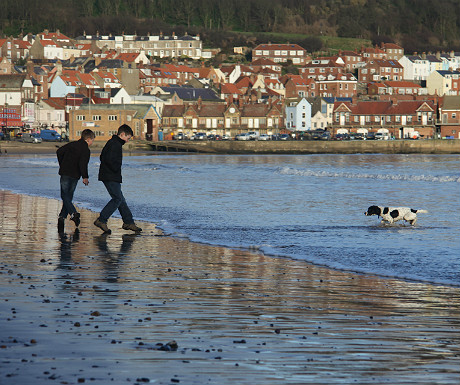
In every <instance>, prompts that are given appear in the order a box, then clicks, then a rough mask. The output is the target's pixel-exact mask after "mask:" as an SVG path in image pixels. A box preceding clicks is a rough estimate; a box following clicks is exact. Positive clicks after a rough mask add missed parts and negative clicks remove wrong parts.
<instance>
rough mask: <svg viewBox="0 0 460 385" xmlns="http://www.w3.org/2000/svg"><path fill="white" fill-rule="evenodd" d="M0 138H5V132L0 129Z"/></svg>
mask: <svg viewBox="0 0 460 385" xmlns="http://www.w3.org/2000/svg"><path fill="white" fill-rule="evenodd" d="M0 140H5V134H4V133H3V132H1V131H0Z"/></svg>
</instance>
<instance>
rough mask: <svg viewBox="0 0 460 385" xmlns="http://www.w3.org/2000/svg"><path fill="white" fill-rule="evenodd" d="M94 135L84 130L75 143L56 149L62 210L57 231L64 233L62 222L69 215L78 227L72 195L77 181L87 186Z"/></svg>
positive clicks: (77, 215)
mask: <svg viewBox="0 0 460 385" xmlns="http://www.w3.org/2000/svg"><path fill="white" fill-rule="evenodd" d="M95 137H96V135H95V134H94V132H93V131H91V130H89V129H86V130H83V132H82V133H81V138H80V139H79V140H77V141H75V142H70V143H67V144H66V145H65V146H62V147H60V148H58V150H57V151H56V155H57V158H58V162H59V175H60V176H61V180H60V184H61V198H62V209H61V212H60V213H59V217H58V231H59V232H63V231H64V221H65V219H66V218H67V215H69V214H70V220H72V221H74V222H75V226H77V227H78V226H79V225H80V213H78V212H77V209H76V208H75V206H74V205H73V203H72V200H73V194H74V192H75V189H76V187H77V184H78V180H79V179H80V178H83V183H84V184H85V186H88V184H89V177H88V163H89V158H90V156H91V152H90V150H89V147H90V146H91V145H92V144H93V141H94V138H95Z"/></svg>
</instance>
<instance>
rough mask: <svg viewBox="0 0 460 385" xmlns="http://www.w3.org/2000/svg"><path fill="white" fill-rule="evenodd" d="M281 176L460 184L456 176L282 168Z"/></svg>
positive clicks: (459, 178)
mask: <svg viewBox="0 0 460 385" xmlns="http://www.w3.org/2000/svg"><path fill="white" fill-rule="evenodd" d="M278 172H279V174H282V175H297V176H314V177H319V178H349V179H377V180H402V181H412V182H417V181H421V182H439V183H452V182H453V183H460V177H458V176H448V175H444V176H434V175H402V174H396V175H391V174H364V173H363V174H361V173H351V172H330V171H314V170H299V169H295V168H291V167H283V168H281V169H279V170H278Z"/></svg>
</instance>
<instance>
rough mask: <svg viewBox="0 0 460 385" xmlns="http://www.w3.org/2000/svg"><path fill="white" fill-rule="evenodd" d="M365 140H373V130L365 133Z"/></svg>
mask: <svg viewBox="0 0 460 385" xmlns="http://www.w3.org/2000/svg"><path fill="white" fill-rule="evenodd" d="M366 140H375V133H373V132H368V133H367V134H366Z"/></svg>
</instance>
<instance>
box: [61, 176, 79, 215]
mask: <svg viewBox="0 0 460 385" xmlns="http://www.w3.org/2000/svg"><path fill="white" fill-rule="evenodd" d="M77 184H78V179H75V178H72V177H70V176H66V175H61V199H62V209H61V212H60V213H59V216H60V217H62V218H67V215H69V214H70V215H72V214H73V213H76V212H77V209H76V208H75V206H74V205H73V203H72V200H73V194H74V192H75V189H76V188H77Z"/></svg>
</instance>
